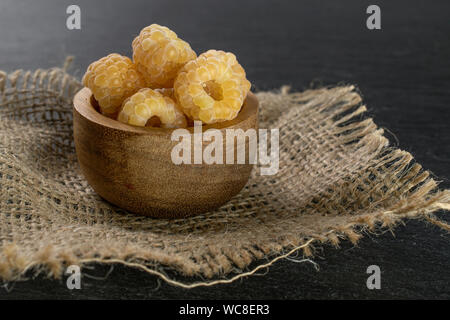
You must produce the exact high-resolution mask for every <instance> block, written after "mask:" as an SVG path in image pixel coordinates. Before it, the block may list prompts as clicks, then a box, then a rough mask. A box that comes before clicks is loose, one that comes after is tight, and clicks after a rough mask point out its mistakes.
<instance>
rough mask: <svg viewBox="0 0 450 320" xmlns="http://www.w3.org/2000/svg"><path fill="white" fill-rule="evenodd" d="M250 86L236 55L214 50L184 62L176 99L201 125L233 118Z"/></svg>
mask: <svg viewBox="0 0 450 320" xmlns="http://www.w3.org/2000/svg"><path fill="white" fill-rule="evenodd" d="M250 87H251V84H250V82H249V81H248V80H247V79H246V75H245V71H244V68H242V66H241V65H240V64H239V63H238V61H237V60H236V56H235V55H234V54H232V53H229V52H224V51H217V50H209V51H207V52H205V53H202V54H201V55H200V56H198V58H196V59H195V60H192V61H189V62H188V63H186V64H185V65H184V67H183V68H181V69H180V71H179V73H178V75H177V77H176V79H175V82H174V92H175V97H176V98H177V101H178V102H179V104H180V107H181V108H182V109H183V112H184V113H185V114H186V115H187V116H188V117H189V118H191V119H193V120H201V121H203V122H204V123H215V122H220V121H225V120H231V119H234V118H235V117H236V116H237V115H238V113H239V111H240V109H241V107H242V104H243V103H244V100H245V98H246V96H247V93H248V92H249V90H250Z"/></svg>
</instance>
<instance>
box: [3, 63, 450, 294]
mask: <svg viewBox="0 0 450 320" xmlns="http://www.w3.org/2000/svg"><path fill="white" fill-rule="evenodd" d="M80 88H81V85H80V83H79V81H78V80H77V79H75V78H73V77H72V76H70V75H68V74H67V73H65V71H64V70H62V69H57V68H55V69H50V70H37V71H35V72H24V71H16V72H13V73H10V74H6V73H5V72H1V71H0V188H1V192H0V278H2V279H4V280H15V279H21V278H23V277H24V276H25V275H26V274H27V271H28V272H43V273H46V274H48V275H51V276H54V277H59V276H61V275H62V274H63V272H64V270H65V267H66V266H67V265H71V264H79V265H82V264H84V263H89V262H95V261H96V262H103V263H123V264H126V265H129V266H134V267H138V268H141V269H143V270H145V271H147V272H149V273H153V274H157V275H159V276H161V277H162V278H164V279H165V280H167V281H169V282H172V283H174V284H178V285H185V286H189V285H186V284H182V283H178V282H176V281H173V280H172V279H170V278H169V277H168V276H167V275H166V274H165V272H164V270H167V269H171V270H176V271H178V272H179V273H181V274H183V275H187V276H194V275H198V276H202V277H204V278H210V279H212V280H216V281H214V282H211V281H212V280H211V281H210V280H207V281H205V282H202V283H197V284H193V285H191V286H195V285H209V284H214V283H219V282H220V281H221V280H219V281H217V279H226V280H223V281H232V280H233V279H236V278H237V277H239V276H240V275H248V274H251V273H253V272H254V271H255V270H258V268H259V267H261V266H266V265H268V264H270V263H273V262H274V261H276V260H277V259H279V258H280V257H284V256H286V255H287V254H289V253H291V252H294V251H296V250H303V254H304V255H306V256H310V255H313V254H314V248H315V247H317V246H319V245H320V243H326V242H330V243H332V244H334V245H337V244H338V243H339V241H340V240H342V239H349V240H350V241H352V242H357V241H358V239H359V238H360V237H361V235H362V234H363V233H364V232H368V231H370V230H373V229H374V228H377V227H381V228H390V227H393V226H394V225H395V224H396V223H397V222H399V221H400V220H401V219H403V218H415V217H419V218H426V219H429V220H430V221H434V222H436V223H440V224H441V226H442V227H444V228H448V225H446V224H445V223H443V222H440V221H436V220H433V219H434V218H433V217H432V215H431V214H432V212H434V211H436V210H438V209H450V192H449V191H446V190H444V191H440V190H438V188H437V183H436V181H435V180H433V179H432V178H430V176H429V173H428V172H427V171H425V170H423V169H422V168H421V166H420V165H419V164H417V163H415V162H414V160H413V157H412V156H411V155H410V154H409V153H408V152H405V151H402V150H399V149H396V148H392V147H390V146H389V143H388V140H387V139H386V138H385V137H384V136H383V130H382V129H380V128H378V127H377V126H376V125H375V123H374V122H373V121H372V119H370V118H367V117H365V115H364V112H365V110H366V108H365V106H364V105H362V101H361V97H360V95H359V94H358V93H357V91H356V90H355V88H354V87H353V86H342V87H334V88H322V89H317V90H307V91H305V92H300V93H288V91H287V90H285V89H283V90H280V91H277V92H259V93H257V97H258V99H259V100H260V128H267V129H273V128H279V130H280V170H279V172H278V174H276V175H274V176H262V175H260V174H259V172H258V171H259V170H258V168H256V169H255V170H253V173H252V176H251V178H250V181H249V182H248V184H247V186H246V187H245V188H244V189H243V190H242V192H241V193H240V194H238V195H237V196H235V197H234V198H233V199H232V200H231V201H230V202H229V203H227V204H226V205H224V206H223V207H222V208H220V209H218V210H216V211H214V212H209V213H207V214H202V215H198V216H194V217H191V218H187V219H179V220H164V219H152V218H148V217H142V216H137V215H133V214H129V213H127V212H124V211H122V210H120V209H118V208H117V207H114V206H112V205H110V204H109V203H107V202H105V201H104V200H102V199H101V198H100V197H99V196H98V195H97V194H96V193H95V192H94V191H93V190H92V188H91V187H90V186H89V185H88V184H87V182H86V180H85V179H84V178H83V176H82V174H81V172H80V168H79V165H78V163H77V160H76V154H75V150H74V143H73V136H72V97H73V95H74V93H75V92H76V91H77V90H79V89H80ZM252 262H254V263H252ZM251 263H252V264H251ZM250 264H251V266H252V269H249V265H250Z"/></svg>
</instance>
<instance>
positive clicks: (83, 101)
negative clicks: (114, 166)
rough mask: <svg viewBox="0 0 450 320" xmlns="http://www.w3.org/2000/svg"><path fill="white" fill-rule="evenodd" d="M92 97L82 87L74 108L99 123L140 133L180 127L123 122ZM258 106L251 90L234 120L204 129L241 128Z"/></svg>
mask: <svg viewBox="0 0 450 320" xmlns="http://www.w3.org/2000/svg"><path fill="white" fill-rule="evenodd" d="M91 98H92V91H91V90H90V89H89V88H87V87H84V88H82V89H81V90H79V91H78V92H77V93H76V94H75V96H74V98H73V108H74V111H76V112H77V113H78V114H80V115H81V116H82V117H83V118H85V119H87V120H89V121H90V122H93V123H96V124H98V125H101V126H104V127H108V128H111V129H116V130H120V131H125V132H129V133H139V134H155V133H156V134H157V133H159V134H171V133H172V132H173V131H174V130H176V129H179V128H155V127H137V126H133V125H129V124H125V123H122V122H120V121H117V120H114V119H112V118H109V117H107V116H105V115H103V114H101V113H100V112H98V111H97V110H96V109H95V108H94V106H93V105H92V103H91ZM258 106H259V102H258V99H257V98H256V96H255V94H253V93H252V92H251V91H249V92H248V94H247V97H246V98H245V100H244V104H243V106H242V109H241V111H240V112H239V113H238V115H237V117H236V118H234V119H233V120H228V121H223V122H218V123H213V124H204V125H203V126H202V130H203V131H205V130H208V129H218V130H225V129H230V128H233V127H236V128H239V127H241V126H242V122H245V121H246V120H248V119H249V118H250V117H251V116H252V115H256V117H257V115H258ZM183 129H187V130H188V131H189V132H191V133H192V132H194V127H187V128H183Z"/></svg>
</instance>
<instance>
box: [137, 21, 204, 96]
mask: <svg viewBox="0 0 450 320" xmlns="http://www.w3.org/2000/svg"><path fill="white" fill-rule="evenodd" d="M132 46H133V61H134V63H135V64H136V67H137V69H138V70H139V72H141V73H142V74H143V75H144V77H145V80H146V82H147V86H148V87H151V88H171V87H173V80H174V79H175V77H176V75H177V73H178V70H179V69H180V68H181V67H182V66H184V64H185V63H186V62H188V61H190V60H192V59H195V58H196V57H197V55H196V54H195V52H194V51H193V50H192V49H191V46H190V45H189V44H188V43H187V42H185V41H183V40H181V39H179V38H178V36H177V34H176V33H175V32H173V31H172V30H170V29H169V28H167V27H163V26H160V25H157V24H152V25H151V26H148V27H145V28H144V29H142V30H141V33H140V34H139V35H138V36H137V37H136V38H134V40H133V44H132Z"/></svg>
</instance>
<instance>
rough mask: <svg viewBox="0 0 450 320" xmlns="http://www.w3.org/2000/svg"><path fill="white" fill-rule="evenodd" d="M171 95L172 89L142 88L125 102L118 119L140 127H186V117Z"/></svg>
mask: <svg viewBox="0 0 450 320" xmlns="http://www.w3.org/2000/svg"><path fill="white" fill-rule="evenodd" d="M170 95H172V92H171V90H170V89H164V90H152V89H149V88H144V89H141V90H139V91H138V92H136V93H135V94H134V95H132V96H131V97H129V98H128V99H126V100H125V101H124V102H123V105H122V108H121V110H120V112H119V115H118V117H117V120H119V121H120V122H123V123H127V124H131V125H134V126H140V127H144V126H161V127H163V128H184V127H186V126H187V122H186V117H185V115H184V114H183V112H182V111H181V110H180V109H179V107H178V106H177V104H176V103H175V101H174V100H173V99H172V98H170Z"/></svg>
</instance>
